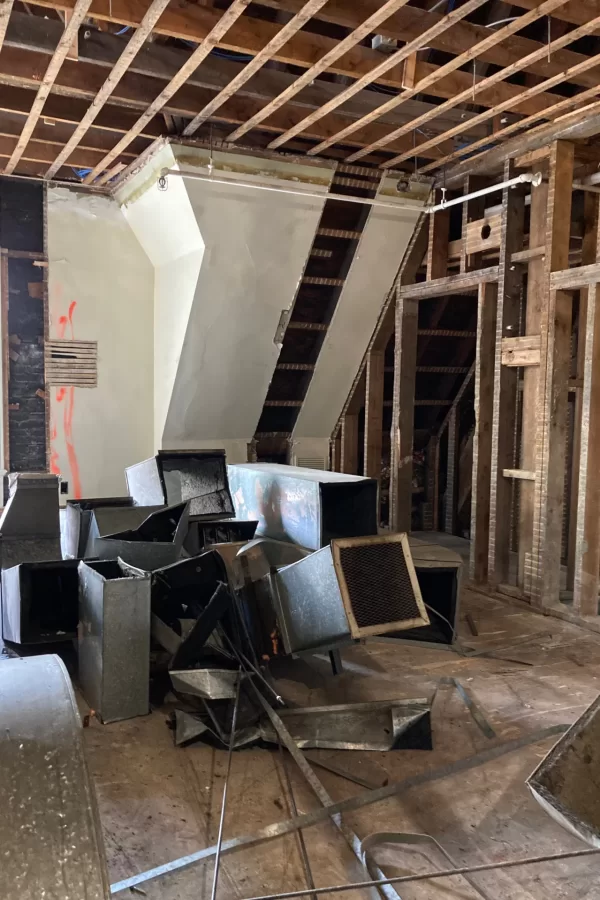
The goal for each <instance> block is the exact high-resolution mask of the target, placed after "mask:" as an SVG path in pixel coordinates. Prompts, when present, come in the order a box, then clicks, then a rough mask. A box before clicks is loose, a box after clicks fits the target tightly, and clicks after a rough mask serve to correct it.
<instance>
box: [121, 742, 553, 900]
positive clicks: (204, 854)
mask: <svg viewBox="0 0 600 900" xmlns="http://www.w3.org/2000/svg"><path fill="white" fill-rule="evenodd" d="M570 727H571V726H570V725H552V726H550V727H549V728H542V729H540V730H539V731H534V732H531V733H530V734H524V735H522V736H521V737H518V738H515V739H514V740H512V741H505V742H504V743H502V744H497V745H496V746H495V747H490V748H489V749H488V750H483V751H481V752H480V753H475V754H474V755H473V756H467V757H466V758H465V759H459V760H457V761H456V762H453V763H449V764H448V765H446V766H441V767H440V768H439V769H434V770H433V771H429V772H423V773H422V774H420V775H413V776H412V777H411V778H405V779H404V780H403V781H398V782H395V783H394V784H388V785H385V786H384V787H381V788H377V789H376V790H374V791H365V792H364V793H361V794H359V795H358V796H356V797H349V798H348V799H346V800H342V801H340V802H339V803H334V804H333V805H332V806H328V807H325V808H324V809H317V810H315V811H314V812H311V813H305V814H304V815H301V816H296V817H294V818H292V819H285V820H283V821H281V822H275V823H273V824H272V825H267V826H266V827H265V828H261V829H260V831H257V832H255V833H254V834H250V835H242V836H240V837H237V838H232V839H231V840H229V841H224V842H223V844H222V847H221V853H222V854H225V853H235V852H236V851H237V850H242V849H243V848H246V847H256V846H258V845H259V844H262V843H265V842H266V841H272V840H274V839H275V838H278V837H281V836H283V835H284V834H292V833H293V832H295V831H297V830H298V829H299V828H309V827H310V826H311V825H317V824H319V823H320V822H324V821H326V820H327V819H329V818H330V816H332V815H335V814H337V813H347V812H353V811H354V810H356V809H362V808H363V807H365V806H369V805H370V804H372V803H378V802H380V801H381V800H387V799H388V798H389V797H394V796H396V795H397V794H399V793H403V792H405V791H408V790H410V789H411V788H415V787H420V786H421V785H423V784H429V783H431V782H433V781H440V780H441V779H443V778H450V777H451V776H453V775H460V774H462V773H463V772H468V771H469V770H470V769H474V768H477V767H478V766H483V765H486V764H487V763H489V762H493V761H494V760H496V759H499V758H500V757H502V756H504V755H505V754H507V753H514V752H515V751H516V750H522V749H523V748H524V747H528V746H530V745H531V744H537V743H538V742H539V741H543V740H546V739H547V738H550V737H558V736H559V735H561V734H564V732H565V731H567V730H568V729H569V728H570ZM216 852H217V848H216V845H213V846H212V847H205V848H204V849H203V850H197V851H196V852H195V853H190V854H188V855H187V856H182V857H180V858H179V859H175V860H173V861H171V862H168V863H164V864H163V865H161V866H156V868H154V869H149V870H148V871H146V872H140V873H139V874H138V875H132V876H131V877H130V878H125V879H123V880H122V881H117V882H115V883H114V884H112V885H111V888H110V892H111V894H119V893H121V891H126V890H128V888H132V887H136V886H137V885H140V884H144V883H146V882H148V881H153V880H154V879H156V878H161V877H162V876H163V875H170V874H172V873H173V872H179V871H181V870H182V869H187V868H189V866H193V865H195V864H196V863H199V862H203V861H204V860H206V859H211V858H212V857H213V856H214V855H215V854H216ZM437 874H438V875H439V873H437Z"/></svg>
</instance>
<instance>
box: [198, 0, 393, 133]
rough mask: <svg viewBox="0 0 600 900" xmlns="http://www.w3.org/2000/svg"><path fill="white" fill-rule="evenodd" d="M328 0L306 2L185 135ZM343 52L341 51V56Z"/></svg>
mask: <svg viewBox="0 0 600 900" xmlns="http://www.w3.org/2000/svg"><path fill="white" fill-rule="evenodd" d="M403 2H406V0H403ZM326 3H327V0H308V2H307V3H305V4H304V5H303V7H302V9H301V10H299V11H298V12H297V13H296V15H295V16H294V17H293V18H292V19H290V20H289V22H287V23H286V24H285V25H284V26H283V27H282V28H280V29H279V31H278V32H277V34H276V35H274V36H273V37H272V38H271V40H270V41H269V43H268V44H266V45H265V46H264V47H263V49H262V50H261V51H260V52H259V53H257V54H256V56H255V57H254V58H253V59H251V60H250V62H249V63H248V64H247V65H245V66H244V68H243V69H242V70H241V72H238V74H237V75H236V77H235V78H234V79H232V81H231V82H230V83H229V84H228V85H227V87H224V88H223V90H222V91H221V92H220V93H219V94H217V96H216V97H213V99H212V100H211V101H210V103H207V104H206V106H205V107H204V108H203V109H201V110H200V112H199V113H197V115H195V116H194V118H193V119H192V121H191V122H189V123H188V125H186V127H185V128H184V131H183V133H184V135H185V136H186V137H190V136H191V135H193V134H194V133H195V132H196V131H197V130H198V128H199V127H200V125H202V123H203V122H206V120H207V119H208V118H210V116H211V115H212V114H213V113H215V112H216V111H217V110H218V109H219V107H221V106H222V105H223V104H224V103H226V102H227V100H229V98H230V97H232V96H233V95H234V94H235V93H237V91H238V90H239V89H240V88H241V87H243V86H244V85H245V84H246V83H247V82H248V81H250V79H251V78H252V76H253V75H255V74H256V73H257V72H258V71H259V70H260V69H262V67H263V66H264V64H265V63H267V62H269V61H270V60H271V59H273V57H274V56H275V54H276V53H278V52H279V50H281V48H282V47H283V45H284V44H287V42H288V41H289V40H290V39H291V38H292V37H293V36H294V35H295V34H297V33H298V32H299V31H300V29H301V28H303V27H304V25H306V23H307V22H308V21H309V20H310V19H311V18H312V16H313V15H315V14H316V13H318V11H319V10H320V9H321V7H323V6H325V4H326ZM342 55H343V54H341V53H340V56H342Z"/></svg>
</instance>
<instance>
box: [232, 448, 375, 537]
mask: <svg viewBox="0 0 600 900" xmlns="http://www.w3.org/2000/svg"><path fill="white" fill-rule="evenodd" d="M228 471H229V482H230V484H231V493H232V496H233V501H234V504H235V510H236V515H237V517H238V518H239V519H258V528H257V529H256V534H257V535H261V536H263V537H269V538H273V539H274V540H277V541H290V542H292V543H294V544H299V545H300V546H301V547H306V548H307V549H308V550H318V549H319V548H321V547H325V546H326V545H327V544H329V542H330V541H331V540H332V539H333V538H342V537H356V536H358V535H369V534H377V481H376V480H375V479H373V478H361V477H359V476H358V475H344V474H342V473H340V472H323V471H320V470H318V469H303V468H301V467H300V466H285V465H279V464H277V463H248V464H246V465H243V464H240V465H236V466H229V467H228Z"/></svg>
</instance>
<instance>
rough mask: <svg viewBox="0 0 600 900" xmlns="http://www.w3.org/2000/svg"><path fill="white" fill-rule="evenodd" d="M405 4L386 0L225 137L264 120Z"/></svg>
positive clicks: (402, 0)
mask: <svg viewBox="0 0 600 900" xmlns="http://www.w3.org/2000/svg"><path fill="white" fill-rule="evenodd" d="M406 3H408V0H387V2H386V3H384V4H383V6H382V7H381V8H380V9H378V10H376V11H375V12H374V13H373V14H372V15H371V16H369V18H368V19H367V20H366V21H365V22H362V24H360V25H358V26H357V27H356V28H355V29H354V31H352V33H351V34H349V35H347V37H345V38H344V40H343V41H340V43H339V44H338V45H337V47H333V48H332V49H331V50H330V51H329V52H328V53H326V54H325V55H324V56H323V57H321V59H320V60H319V61H318V62H317V63H315V64H314V66H311V67H310V69H307V70H306V72H304V74H303V75H301V76H300V77H299V78H297V79H296V81H295V82H294V83H293V84H291V85H290V86H289V87H288V88H287V89H286V90H285V91H283V92H282V93H281V94H280V95H279V96H278V97H275V99H273V100H272V101H271V102H270V103H268V104H267V106H265V108H264V109H262V110H261V111H260V112H259V113H256V115H254V116H252V118H251V119H250V120H249V121H248V122H246V123H245V124H244V125H242V126H240V128H237V129H236V130H235V131H234V132H232V133H231V134H230V135H229V137H228V140H229V141H239V139H240V138H241V137H243V135H245V134H246V133H247V132H248V131H250V130H251V129H252V128H256V126H257V125H259V124H260V123H261V122H264V121H265V119H268V118H269V116H270V115H272V114H273V113H274V112H276V111H277V110H278V109H279V108H280V107H281V106H283V104H284V103H287V102H288V101H289V100H291V98H292V97H295V96H296V94H298V93H299V92H300V91H301V90H303V89H304V88H305V87H308V86H309V85H310V84H311V83H312V82H313V81H314V79H315V78H317V76H318V75H321V74H322V73H323V72H325V71H327V69H328V68H330V66H332V65H333V64H334V63H335V62H336V61H337V60H338V59H341V58H342V57H343V56H344V54H345V53H347V52H348V51H349V50H351V49H352V47H355V46H356V45H357V44H359V43H360V42H361V41H362V40H363V39H364V38H365V37H366V36H367V35H368V34H370V33H371V32H372V31H374V29H375V28H378V27H379V25H381V23H382V22H383V21H385V19H387V18H388V17H389V16H390V15H391V14H392V13H394V12H396V11H397V10H398V9H399V8H400V7H401V6H404V5H405V4H406Z"/></svg>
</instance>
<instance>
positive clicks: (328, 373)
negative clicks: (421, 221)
mask: <svg viewBox="0 0 600 900" xmlns="http://www.w3.org/2000/svg"><path fill="white" fill-rule="evenodd" d="M396 181H397V179H393V178H384V179H383V181H382V184H381V186H380V189H379V193H378V198H379V199H381V200H382V201H384V202H385V203H386V204H391V205H392V207H393V208H390V207H378V206H373V207H371V211H370V213H369V217H368V219H367V223H366V225H365V228H364V230H363V233H362V236H361V238H360V241H359V245H358V248H357V251H356V254H355V256H354V259H353V261H352V264H351V266H350V270H349V272H348V276H347V278H346V281H345V283H344V286H343V288H342V291H341V294H340V297H339V300H338V303H337V306H336V309H335V312H334V314H333V318H332V320H331V324H330V326H329V329H328V331H327V334H326V335H325V340H324V342H323V346H322V348H321V352H320V354H319V358H318V360H317V364H316V368H315V371H314V374H313V377H312V380H311V383H310V386H309V389H308V392H307V394H306V398H305V400H304V404H303V405H302V409H301V410H300V414H299V416H298V419H297V421H296V426H295V428H294V433H293V440H294V452H295V454H296V455H297V456H298V457H302V456H321V455H324V456H325V457H326V456H327V448H328V441H329V438H330V437H331V433H332V431H333V429H334V428H335V425H336V422H337V420H338V418H339V415H340V412H341V411H342V407H343V405H344V403H345V402H346V398H347V397H348V393H349V391H350V388H351V387H352V383H353V381H354V378H355V376H356V373H357V371H358V369H359V367H360V364H361V362H362V359H363V357H364V354H365V351H366V349H367V345H368V343H369V340H370V339H371V335H372V334H373V329H374V328H375V324H376V322H377V318H378V316H379V313H380V311H381V308H382V306H383V303H384V301H385V299H386V297H387V295H388V293H389V291H390V290H391V288H392V286H393V284H394V281H395V278H396V275H397V273H398V269H399V268H400V264H401V262H402V258H403V256H404V252H405V250H406V247H407V246H408V243H409V241H410V239H411V237H412V234H413V231H414V229H415V225H416V223H417V220H418V218H419V215H420V212H419V209H415V208H414V207H415V206H417V207H420V206H421V205H424V203H425V202H426V200H427V195H428V193H429V186H427V185H423V186H422V189H421V190H415V192H414V197H413V198H411V199H408V198H407V197H406V195H404V197H403V198H399V197H398V192H397V190H396Z"/></svg>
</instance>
